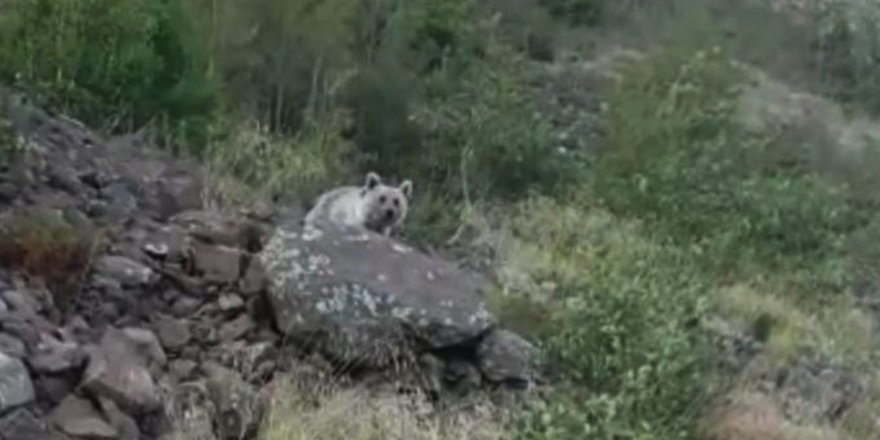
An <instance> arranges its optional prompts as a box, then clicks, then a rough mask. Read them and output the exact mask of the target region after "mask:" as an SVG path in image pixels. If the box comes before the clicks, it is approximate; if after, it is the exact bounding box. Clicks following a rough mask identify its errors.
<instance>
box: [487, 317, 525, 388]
mask: <svg viewBox="0 0 880 440" xmlns="http://www.w3.org/2000/svg"><path fill="white" fill-rule="evenodd" d="M535 358H536V350H535V348H534V346H532V344H530V343H529V342H528V341H526V340H525V339H523V338H522V337H520V336H519V335H517V334H515V333H513V332H510V331H507V330H495V331H493V332H492V333H490V334H488V335H486V337H485V338H483V340H482V341H481V342H480V345H479V346H478V347H477V359H478V362H479V368H480V371H481V372H482V373H483V375H484V376H485V377H486V378H487V379H489V380H491V381H494V382H502V381H516V382H529V380H530V379H531V374H532V372H533V365H532V363H533V361H534V359H535Z"/></svg>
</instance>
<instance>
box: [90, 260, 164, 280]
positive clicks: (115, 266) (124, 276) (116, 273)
mask: <svg viewBox="0 0 880 440" xmlns="http://www.w3.org/2000/svg"><path fill="white" fill-rule="evenodd" d="M95 270H96V272H98V273H99V274H101V275H103V276H105V277H107V278H110V279H113V280H116V281H118V282H119V283H120V284H121V285H122V286H123V287H140V286H146V285H149V284H152V283H153V282H154V281H156V275H155V273H154V272H153V270H152V269H150V268H149V267H147V266H145V265H143V264H141V263H138V262H137V261H134V260H132V259H130V258H127V257H123V256H118V255H107V256H103V257H101V258H99V259H98V261H97V263H96V264H95Z"/></svg>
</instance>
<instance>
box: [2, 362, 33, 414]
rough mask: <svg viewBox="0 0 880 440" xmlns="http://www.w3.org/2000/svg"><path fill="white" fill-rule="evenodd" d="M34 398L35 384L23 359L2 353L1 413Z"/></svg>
mask: <svg viewBox="0 0 880 440" xmlns="http://www.w3.org/2000/svg"><path fill="white" fill-rule="evenodd" d="M33 400H34V385H33V383H32V382H31V378H30V375H29V374H28V370H27V368H25V366H24V363H22V361H21V360H19V359H16V358H13V357H10V356H8V355H6V354H3V353H0V414H2V413H4V412H6V411H7V410H9V409H12V408H15V407H18V406H22V405H24V404H27V403H30V402H31V401H33Z"/></svg>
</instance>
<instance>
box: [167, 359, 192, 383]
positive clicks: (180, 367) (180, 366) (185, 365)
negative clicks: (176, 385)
mask: <svg viewBox="0 0 880 440" xmlns="http://www.w3.org/2000/svg"><path fill="white" fill-rule="evenodd" d="M196 368H198V364H197V363H196V362H195V361H192V360H189V359H176V360H174V361H171V363H170V364H168V371H169V372H170V373H171V375H172V376H173V377H174V378H175V379H177V380H187V379H190V378H191V377H192V376H193V373H195V371H196Z"/></svg>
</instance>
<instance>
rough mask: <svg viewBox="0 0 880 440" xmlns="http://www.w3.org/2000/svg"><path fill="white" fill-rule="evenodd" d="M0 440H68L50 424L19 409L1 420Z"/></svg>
mask: <svg viewBox="0 0 880 440" xmlns="http://www.w3.org/2000/svg"><path fill="white" fill-rule="evenodd" d="M0 440H68V438H67V436H65V435H63V434H61V433H59V432H57V431H55V430H53V429H52V428H51V427H50V426H49V424H48V423H46V422H45V421H43V420H41V419H39V418H37V417H36V416H35V415H34V414H33V413H31V412H30V411H28V410H25V409H17V410H14V411H12V412H10V413H9V414H7V415H6V416H4V417H2V418H0Z"/></svg>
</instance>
